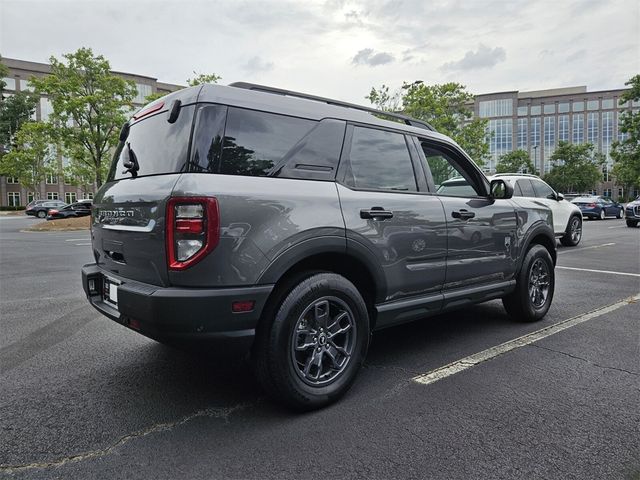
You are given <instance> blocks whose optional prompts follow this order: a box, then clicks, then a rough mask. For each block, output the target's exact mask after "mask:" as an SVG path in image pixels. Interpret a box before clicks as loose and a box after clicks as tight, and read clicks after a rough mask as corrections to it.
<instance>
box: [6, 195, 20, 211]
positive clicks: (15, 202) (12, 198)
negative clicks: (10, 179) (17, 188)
mask: <svg viewBox="0 0 640 480" xmlns="http://www.w3.org/2000/svg"><path fill="white" fill-rule="evenodd" d="M7 199H8V200H9V204H8V205H9V206H10V207H17V206H19V205H20V192H9V193H7Z"/></svg>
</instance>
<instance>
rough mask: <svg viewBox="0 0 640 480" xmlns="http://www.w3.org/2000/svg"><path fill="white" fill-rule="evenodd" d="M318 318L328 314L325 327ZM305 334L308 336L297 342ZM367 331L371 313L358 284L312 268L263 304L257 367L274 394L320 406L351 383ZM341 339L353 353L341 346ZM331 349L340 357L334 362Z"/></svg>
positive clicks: (306, 406) (291, 402)
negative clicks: (265, 304)
mask: <svg viewBox="0 0 640 480" xmlns="http://www.w3.org/2000/svg"><path fill="white" fill-rule="evenodd" d="M292 283H293V285H292ZM325 305H326V308H325ZM332 315H335V318H332ZM319 318H324V325H325V327H324V329H321V325H322V320H319ZM340 318H342V319H343V320H342V321H340V320H339V319H340ZM331 322H335V323H331ZM336 325H337V328H336ZM347 325H349V327H348V328H347ZM332 330H333V331H332ZM342 330H344V331H343V332H342V333H338V332H339V331H342ZM296 332H298V333H297V334H296ZM310 332H316V333H315V334H313V333H310ZM301 335H306V337H305V338H304V341H303V343H302V344H299V343H298V341H299V339H300V336H301ZM369 337H370V332H369V313H368V310H367V306H366V304H365V302H364V300H363V298H362V295H361V294H360V292H359V291H358V289H357V288H356V287H355V286H354V285H353V284H352V283H351V282H350V281H349V280H347V279H346V278H344V277H342V276H340V275H337V274H335V273H313V272H310V273H309V274H308V275H307V276H306V278H304V277H302V278H299V279H298V280H297V281H296V282H290V283H289V285H288V288H287V286H285V287H284V288H283V289H282V290H281V291H280V292H277V293H276V294H275V295H274V298H273V300H271V301H270V304H269V305H267V306H266V307H265V312H264V314H263V317H262V319H261V321H260V325H259V327H258V332H257V335H256V340H255V343H254V349H253V352H252V365H253V370H254V373H255V375H256V377H257V379H258V382H259V383H260V385H261V386H262V388H263V389H264V390H265V391H266V392H267V394H268V395H269V396H271V397H272V398H274V399H275V400H277V401H279V402H282V403H284V404H285V405H287V406H288V407H291V408H293V409H295V410H299V411H308V410H314V409H318V408H322V407H325V406H327V405H329V404H331V403H333V402H335V401H336V400H338V399H339V398H340V397H341V396H342V395H344V394H345V393H346V392H347V390H349V388H350V387H351V385H352V384H353V381H354V380H355V378H356V375H357V374H358V371H359V370H360V367H361V366H362V363H363V362H364V359H365V356H366V353H367V348H368V346H369ZM334 341H335V342H336V343H333V342H334ZM338 343H340V345H339V346H340V348H341V349H342V351H344V352H345V353H350V355H349V356H347V355H344V354H343V353H342V351H341V350H338V348H337V347H336V345H338ZM309 346H310V347H309ZM296 347H298V348H296ZM300 347H303V348H300ZM318 352H319V353H318ZM330 355H331V357H333V358H334V359H335V358H337V359H338V360H341V361H342V362H340V361H338V362H335V361H333V362H332V361H331V357H330ZM318 358H319V359H320V360H319V365H318V364H317V363H316V360H317V359H318ZM325 361H326V362H327V363H326V370H323V369H324V368H325ZM329 362H331V363H332V364H333V366H332V367H329ZM303 363H304V365H303ZM336 366H337V367H339V368H334V367H336ZM310 367H311V368H310ZM323 372H324V373H323ZM314 373H315V379H314V378H313V377H314Z"/></svg>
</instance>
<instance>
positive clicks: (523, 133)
mask: <svg viewBox="0 0 640 480" xmlns="http://www.w3.org/2000/svg"><path fill="white" fill-rule="evenodd" d="M527 127H528V125H527V119H526V118H519V119H518V137H517V138H518V148H519V149H522V150H526V148H527V136H528V135H527V134H528V133H529V132H528V131H527V130H528V128H527Z"/></svg>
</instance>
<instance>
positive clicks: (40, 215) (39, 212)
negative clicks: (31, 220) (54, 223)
mask: <svg viewBox="0 0 640 480" xmlns="http://www.w3.org/2000/svg"><path fill="white" fill-rule="evenodd" d="M36 216H37V217H38V218H44V217H46V216H47V212H45V211H44V210H39V211H38V213H36Z"/></svg>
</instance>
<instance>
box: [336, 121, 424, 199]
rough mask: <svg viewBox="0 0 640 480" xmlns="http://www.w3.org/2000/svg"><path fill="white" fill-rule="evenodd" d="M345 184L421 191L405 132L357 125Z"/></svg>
mask: <svg viewBox="0 0 640 480" xmlns="http://www.w3.org/2000/svg"><path fill="white" fill-rule="evenodd" d="M345 183H346V184H347V185H349V186H352V187H355V188H364V189H373V190H398V191H411V192H415V191H417V185H416V178H415V174H414V171H413V165H412V163H411V157H410V156H409V150H408V149H407V143H406V141H405V138H404V135H401V134H399V133H392V132H386V131H383V130H376V129H373V128H364V127H354V129H353V136H352V140H351V150H350V152H349V160H348V167H347V172H346V177H345Z"/></svg>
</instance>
